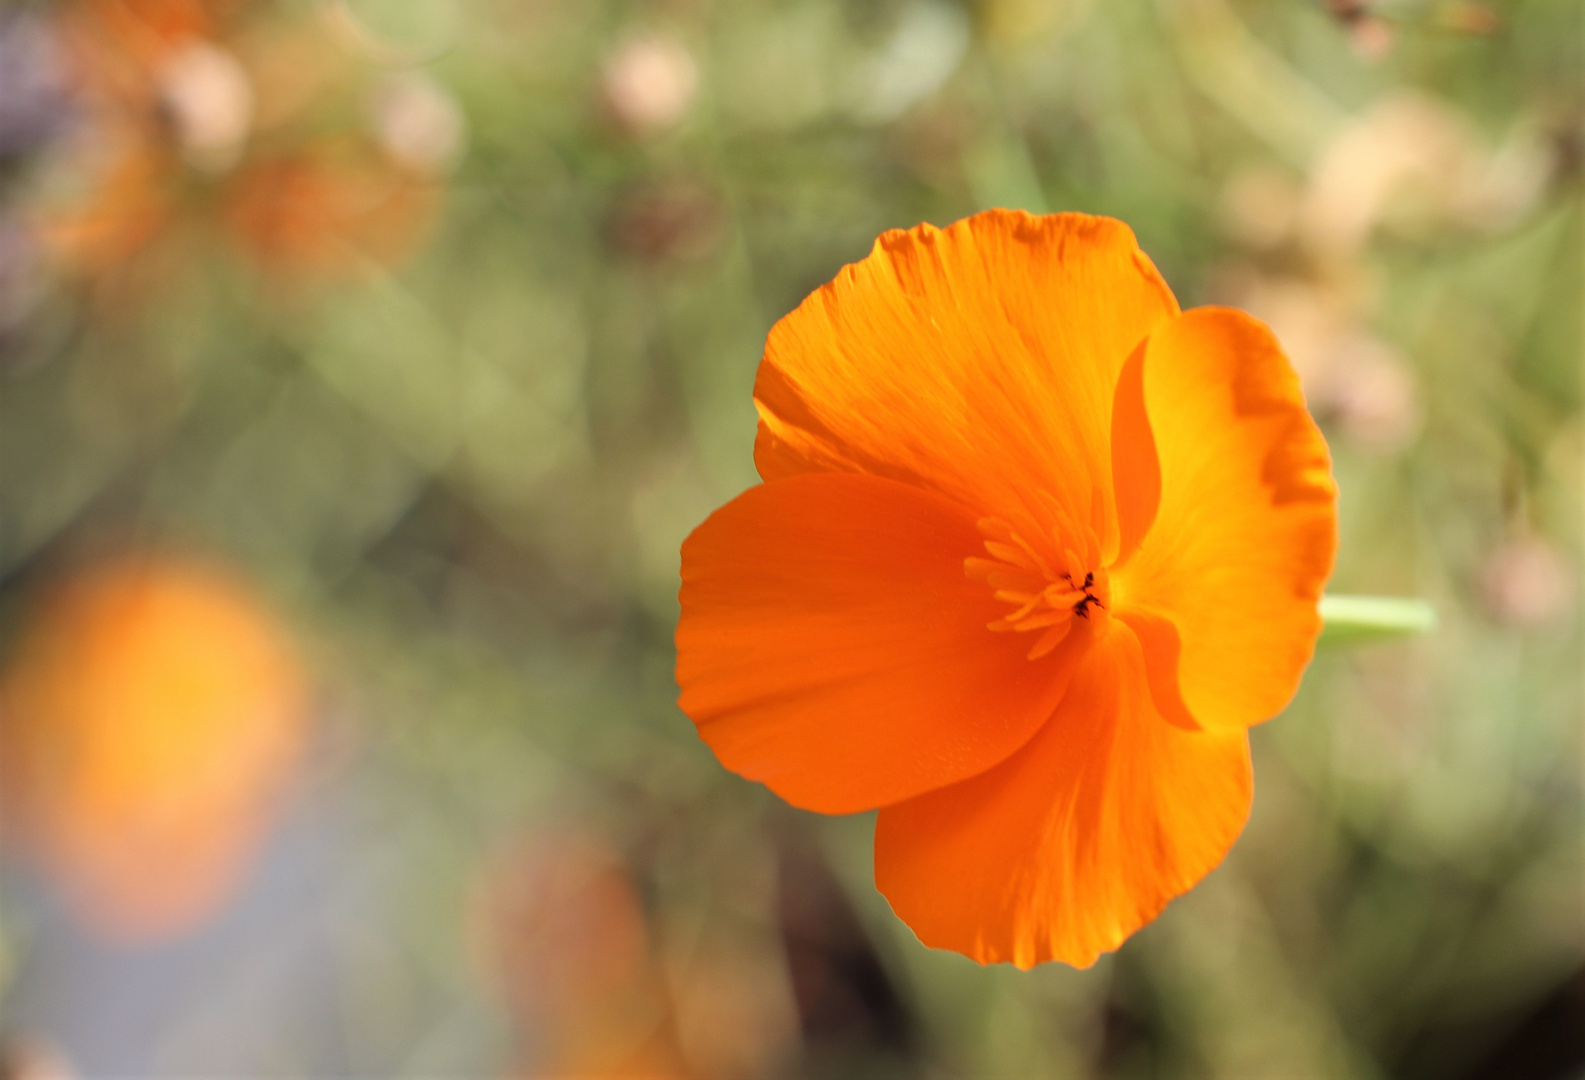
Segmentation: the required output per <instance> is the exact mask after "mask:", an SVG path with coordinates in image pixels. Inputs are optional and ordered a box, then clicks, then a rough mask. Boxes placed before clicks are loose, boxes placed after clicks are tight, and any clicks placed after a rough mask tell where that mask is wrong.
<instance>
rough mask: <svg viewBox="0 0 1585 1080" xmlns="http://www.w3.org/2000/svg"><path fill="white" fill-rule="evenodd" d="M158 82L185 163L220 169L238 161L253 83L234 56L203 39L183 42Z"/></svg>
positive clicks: (249, 122) (250, 108)
mask: <svg viewBox="0 0 1585 1080" xmlns="http://www.w3.org/2000/svg"><path fill="white" fill-rule="evenodd" d="M159 86H160V101H161V104H163V105H164V107H165V109H166V112H167V114H168V115H169V117H170V120H171V126H172V127H173V128H174V129H175V133H176V141H177V144H178V145H179V146H180V147H181V151H182V156H183V158H185V159H186V160H187V162H188V163H189V164H190V165H193V166H194V167H196V168H200V169H203V170H205V171H207V172H223V171H225V170H226V169H229V168H231V166H233V165H235V164H236V163H237V161H238V160H240V159H241V157H242V149H243V144H244V143H246V141H247V138H248V131H249V129H250V127H251V126H252V123H253V84H252V83H251V82H250V81H249V80H248V73H247V72H246V71H245V70H244V69H243V67H242V65H241V63H239V62H238V61H237V58H236V57H235V56H233V55H231V53H229V52H227V51H226V50H224V49H222V48H220V47H218V46H216V45H213V44H211V43H209V42H206V41H192V42H189V43H187V44H185V45H183V46H182V47H181V48H180V49H179V50H178V51H177V52H176V53H174V54H173V55H172V56H171V57H170V59H169V60H167V61H166V62H165V64H164V66H163V68H162V69H161V70H160V74H159Z"/></svg>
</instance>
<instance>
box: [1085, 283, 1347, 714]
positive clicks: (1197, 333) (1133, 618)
mask: <svg viewBox="0 0 1585 1080" xmlns="http://www.w3.org/2000/svg"><path fill="white" fill-rule="evenodd" d="M1143 376H1144V396H1145V405H1146V410H1147V412H1148V414H1149V417H1150V432H1151V435H1152V436H1153V438H1154V441H1155V446H1156V449H1157V458H1158V460H1159V466H1160V505H1159V507H1158V508H1157V511H1156V514H1155V519H1154V521H1153V523H1152V524H1151V526H1150V529H1149V532H1148V533H1146V535H1145V537H1144V540H1143V541H1142V542H1141V543H1140V546H1139V549H1138V551H1137V552H1136V553H1135V554H1134V555H1133V557H1132V558H1130V559H1128V560H1127V562H1126V563H1124V564H1123V565H1121V566H1120V567H1118V568H1116V569H1114V570H1113V571H1112V590H1113V593H1112V595H1113V605H1114V609H1115V611H1116V613H1117V614H1118V616H1119V617H1120V618H1122V619H1123V620H1124V621H1125V622H1128V623H1129V624H1130V625H1131V626H1133V627H1134V629H1135V631H1136V632H1137V633H1138V635H1139V638H1140V640H1141V642H1142V643H1143V645H1144V651H1145V657H1146V661H1147V663H1148V664H1149V665H1150V668H1151V675H1152V685H1154V686H1156V687H1157V688H1158V690H1159V691H1160V692H1161V693H1160V696H1159V699H1158V701H1157V705H1158V707H1159V708H1160V709H1161V710H1162V711H1163V712H1164V713H1166V714H1168V715H1169V716H1172V717H1173V718H1174V719H1178V718H1179V716H1180V715H1184V713H1183V710H1186V715H1188V716H1192V717H1193V719H1194V721H1197V722H1198V723H1199V725H1201V726H1203V727H1207V728H1211V729H1217V730H1226V729H1232V728H1242V727H1246V726H1248V725H1250V724H1255V723H1259V722H1260V721H1262V720H1266V719H1268V718H1270V717H1271V716H1273V715H1275V714H1276V713H1278V712H1279V711H1281V710H1282V708H1283V707H1284V706H1285V705H1286V704H1287V703H1288V701H1289V699H1290V698H1292V697H1293V693H1294V691H1295V690H1296V689H1297V687H1298V685H1299V677H1300V675H1301V674H1302V673H1303V671H1304V667H1305V665H1306V664H1308V663H1309V661H1310V655H1311V653H1312V651H1313V650H1314V646H1315V639H1316V636H1317V635H1318V634H1319V633H1320V632H1321V619H1320V615H1319V614H1318V612H1317V610H1316V605H1317V603H1318V602H1319V600H1320V597H1321V591H1322V588H1323V587H1324V585H1325V584H1326V579H1327V577H1328V576H1329V575H1330V574H1331V571H1332V559H1333V555H1334V552H1335V549H1336V544H1337V539H1336V537H1337V489H1336V486H1335V485H1334V484H1333V482H1332V473H1331V457H1330V455H1329V454H1328V452H1327V448H1326V441H1325V440H1324V439H1323V438H1322V437H1321V433H1320V431H1319V430H1318V429H1317V428H1316V426H1315V422H1314V421H1313V420H1311V418H1310V414H1309V413H1308V412H1307V411H1306V410H1305V407H1304V397H1303V394H1302V393H1301V391H1300V389H1299V380H1298V378H1297V376H1295V375H1294V372H1293V368H1292V367H1291V366H1290V365H1289V363H1288V360H1287V358H1286V357H1285V356H1283V354H1282V350H1281V347H1280V346H1279V345H1278V344H1277V341H1276V339H1275V338H1274V337H1273V336H1272V333H1271V331H1270V330H1269V329H1268V328H1267V327H1266V326H1265V325H1264V324H1263V323H1261V322H1259V321H1257V320H1255V319H1253V318H1251V317H1250V316H1248V315H1245V314H1244V313H1242V312H1239V311H1232V310H1229V309H1225V308H1199V309H1196V310H1194V311H1190V312H1186V313H1185V314H1183V315H1181V316H1179V317H1178V318H1177V319H1174V320H1173V321H1171V322H1170V323H1167V324H1166V325H1164V326H1162V327H1161V328H1159V329H1158V330H1157V331H1156V332H1155V333H1154V334H1153V335H1152V336H1151V338H1150V341H1149V342H1148V343H1147V344H1146V347H1145V356H1144V372H1143ZM1141 457H1142V455H1141ZM1120 471H1121V470H1120ZM1116 482H1117V483H1118V484H1120V485H1121V484H1123V483H1125V482H1126V478H1125V477H1123V476H1118V477H1117V479H1116ZM1174 686H1175V687H1176V689H1177V690H1178V691H1179V693H1180V695H1181V698H1180V700H1178V701H1177V702H1174V701H1173V700H1171V699H1172V696H1173V695H1172V693H1171V690H1172V688H1173V687H1174Z"/></svg>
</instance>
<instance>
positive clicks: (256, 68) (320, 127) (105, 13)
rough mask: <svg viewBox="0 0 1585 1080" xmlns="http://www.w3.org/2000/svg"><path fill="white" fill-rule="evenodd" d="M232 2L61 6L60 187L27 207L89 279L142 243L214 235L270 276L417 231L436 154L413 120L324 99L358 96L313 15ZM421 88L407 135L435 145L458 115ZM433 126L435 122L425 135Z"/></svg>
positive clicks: (311, 268) (370, 255) (323, 265)
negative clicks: (75, 116)
mask: <svg viewBox="0 0 1585 1080" xmlns="http://www.w3.org/2000/svg"><path fill="white" fill-rule="evenodd" d="M249 8H250V6H249V5H243V4H240V3H224V2H221V0H77V2H76V3H74V4H71V5H68V6H67V7H66V8H65V11H64V14H63V16H62V21H63V29H64V36H65V39H66V41H67V42H68V44H69V54H70V56H71V57H72V60H73V61H74V63H73V69H74V71H75V73H76V76H77V82H78V91H79V96H80V98H81V99H82V100H83V102H84V103H85V107H86V112H87V115H88V119H89V124H88V125H87V128H86V137H85V138H84V139H82V140H80V145H79V146H78V147H77V151H78V157H77V159H76V160H74V161H73V162H71V163H70V165H69V169H68V171H69V172H70V173H72V174H73V180H74V183H73V184H72V185H69V186H70V187H71V188H72V189H73V190H70V191H68V192H66V193H65V194H63V195H60V196H58V197H57V198H56V199H55V205H53V206H52V207H51V208H50V209H49V210H48V211H47V212H46V213H45V214H44V218H45V221H44V230H43V231H44V234H45V236H46V238H47V239H48V240H49V241H50V242H51V243H52V245H53V247H54V248H55V250H56V251H57V253H58V254H59V255H60V257H61V258H62V260H63V261H64V262H65V263H66V264H67V265H68V266H69V267H72V268H75V269H76V270H78V271H79V272H82V273H84V274H87V275H89V276H97V275H105V274H108V273H111V272H113V271H116V270H117V269H118V268H120V267H121V266H122V265H123V264H124V262H125V261H126V260H127V259H129V258H131V257H133V256H136V255H139V254H142V253H144V252H147V251H150V250H151V249H153V248H154V246H155V245H156V243H157V242H160V241H176V240H179V239H181V238H183V237H184V236H186V235H188V234H189V233H192V232H195V231H196V232H203V231H217V232H219V233H220V234H221V235H223V236H225V237H226V238H227V239H229V240H230V241H232V242H233V243H235V244H236V245H237V246H238V247H239V248H240V249H241V250H242V252H243V253H244V254H245V255H246V256H248V257H249V258H250V259H251V260H253V261H254V262H256V263H258V264H260V265H262V266H264V267H266V268H268V269H270V270H272V271H275V272H277V273H280V274H285V275H288V276H294V275H295V276H301V275H304V274H309V273H317V272H324V271H330V272H333V273H338V274H345V273H349V272H354V271H356V270H358V269H360V268H361V267H363V266H366V265H370V264H389V263H392V262H395V261H397V260H399V259H401V258H402V257H404V256H406V255H408V254H409V253H411V252H412V251H413V250H414V249H415V248H416V247H417V246H418V244H419V242H420V241H421V240H422V239H423V237H424V235H425V233H426V232H427V230H428V227H429V225H430V223H431V222H432V221H433V220H434V218H435V216H436V214H437V212H438V210H439V206H440V196H441V191H442V184H441V181H440V178H439V175H438V173H439V170H440V168H441V167H442V166H444V165H445V164H447V163H448V160H449V158H448V157H447V154H446V153H444V152H439V151H437V152H436V153H434V154H430V155H429V156H428V157H425V156H424V155H422V154H415V153H413V152H412V147H411V146H410V145H409V144H412V143H413V142H414V139H415V135H414V134H413V132H412V131H411V129H412V128H413V126H414V123H413V118H412V117H411V116H408V117H406V118H405V120H404V122H403V123H402V124H401V125H398V126H396V127H393V124H392V120H391V117H389V116H388V115H385V114H388V113H390V112H391V108H390V107H389V106H390V103H389V101H386V102H383V103H382V102H378V101H375V100H374V99H375V98H377V97H378V95H376V94H373V93H368V94H365V95H364V96H367V97H369V98H370V99H371V101H370V102H369V103H368V104H370V105H371V107H370V108H368V109H366V110H365V111H366V112H367V113H368V115H367V116H366V117H364V121H365V122H364V123H362V124H359V123H357V122H353V123H350V124H349V123H347V122H346V121H344V120H341V119H340V117H341V116H342V114H343V113H345V112H346V111H347V110H346V105H347V102H345V101H342V100H338V99H337V98H336V96H335V95H337V94H340V95H342V96H343V97H344V96H345V95H346V94H348V93H352V94H353V95H354V96H356V95H357V94H358V93H359V92H360V88H359V79H358V78H357V77H356V76H357V71H356V65H355V64H354V63H353V62H352V60H353V58H352V57H351V56H349V55H347V54H345V53H344V52H342V51H340V50H339V49H338V48H337V47H336V46H335V45H334V43H333V42H332V41H331V40H330V39H329V36H328V33H326V32H325V31H323V30H322V29H321V28H317V27H314V26H311V25H307V24H303V25H298V24H286V25H277V24H276V23H274V22H271V21H269V20H265V19H264V18H262V16H260V17H255V18H252V19H249V20H244V19H243V18H242V15H243V14H244V13H249V14H254V13H256V12H257V11H258V10H261V9H262V6H261V5H251V8H252V9H253V10H251V11H249V10H248V9H249ZM415 78H416V77H415ZM420 81H422V80H420ZM424 86H425V87H426V89H427V90H429V91H430V93H431V97H435V95H442V96H440V97H438V98H435V100H434V101H428V102H427V104H428V114H426V115H428V116H429V122H428V125H427V128H426V129H425V130H423V131H420V132H418V134H417V136H416V137H422V138H428V139H429V141H430V142H436V140H439V141H440V143H443V144H445V145H442V146H441V151H445V150H446V147H447V146H451V145H455V144H456V142H457V140H458V139H459V138H460V135H459V134H458V132H457V131H455V130H451V128H454V127H455V125H456V124H458V123H460V119H459V116H460V114H455V111H454V109H453V111H451V112H448V111H447V109H448V108H449V107H450V99H449V98H445V97H444V96H443V92H442V91H440V90H439V89H438V88H437V87H430V86H429V84H428V83H424ZM385 97H386V98H391V95H390V94H386V95H385ZM413 98H414V95H412V94H411V93H409V94H408V95H407V96H406V97H405V98H400V99H399V100H397V104H401V103H402V102H403V101H411V100H413ZM375 104H381V105H382V109H381V110H376V109H375V108H373V107H372V106H373V105H375ZM420 104H424V103H420ZM413 111H414V110H413V109H412V108H411V107H409V108H408V109H407V113H409V114H411V113H413ZM430 114H432V115H430ZM398 119H399V120H402V119H403V118H401V117H399V118H398ZM418 119H419V120H421V121H422V120H424V117H423V116H421V117H419V118H418ZM437 124H439V125H440V126H442V127H446V126H447V125H450V126H451V128H448V129H447V130H445V131H440V132H438V134H437V133H434V132H430V131H429V130H428V128H434V127H436V126H437ZM387 129H390V130H389V131H388V130H387ZM391 132H394V133H395V134H396V135H397V136H399V137H400V138H397V139H395V140H394V141H393V139H392V138H391V137H389V136H390V134H391ZM437 145H438V144H437Z"/></svg>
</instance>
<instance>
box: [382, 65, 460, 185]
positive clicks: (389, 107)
mask: <svg viewBox="0 0 1585 1080" xmlns="http://www.w3.org/2000/svg"><path fill="white" fill-rule="evenodd" d="M374 130H375V134H376V135H377V136H378V138H379V140H380V146H381V147H382V148H384V150H385V152H386V153H387V154H388V155H390V157H391V159H392V160H393V161H395V162H397V163H398V164H400V165H404V166H406V167H407V168H409V169H412V170H413V171H415V172H420V173H440V172H444V171H446V170H447V169H448V168H449V167H450V166H452V165H453V164H455V163H456V161H457V159H458V158H459V157H461V155H462V149H463V146H464V144H465V143H466V141H467V121H466V118H465V117H464V116H463V113H462V108H461V106H459V105H458V104H457V99H456V98H454V97H452V95H451V92H450V91H448V90H447V89H446V88H445V87H444V86H442V85H441V84H440V83H438V82H436V81H435V80H434V79H432V78H430V77H429V76H428V75H425V74H423V73H421V72H409V73H407V74H404V75H399V76H395V77H393V78H391V79H390V80H388V81H387V82H386V83H385V85H384V86H383V87H381V89H380V92H379V94H378V96H377V97H376V99H375V104H374Z"/></svg>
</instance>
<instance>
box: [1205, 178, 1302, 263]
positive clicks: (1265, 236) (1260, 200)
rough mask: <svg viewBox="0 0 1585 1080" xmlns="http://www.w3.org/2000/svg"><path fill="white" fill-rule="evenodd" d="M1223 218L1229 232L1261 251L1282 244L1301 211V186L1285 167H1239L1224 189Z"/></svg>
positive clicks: (1222, 200) (1241, 241) (1291, 232)
mask: <svg viewBox="0 0 1585 1080" xmlns="http://www.w3.org/2000/svg"><path fill="white" fill-rule="evenodd" d="M1221 212H1222V213H1221V217H1222V223H1223V225H1224V227H1225V228H1226V229H1227V232H1228V233H1229V234H1230V235H1231V236H1232V237H1233V238H1234V239H1236V240H1238V241H1239V242H1240V243H1243V244H1245V245H1247V246H1249V247H1251V248H1255V249H1257V250H1261V251H1267V250H1270V249H1272V248H1275V247H1278V246H1280V245H1281V244H1282V243H1283V242H1284V241H1286V240H1287V239H1288V238H1289V237H1290V236H1291V235H1292V234H1293V228H1294V223H1295V221H1296V220H1297V218H1298V214H1299V185H1298V184H1297V183H1296V182H1295V181H1294V180H1293V178H1292V177H1291V176H1289V175H1288V173H1287V172H1285V171H1284V170H1282V169H1279V168H1277V167H1275V166H1272V165H1252V166H1249V167H1246V168H1242V169H1239V170H1238V171H1237V172H1235V173H1234V174H1233V175H1232V176H1231V177H1230V178H1229V179H1228V181H1227V186H1226V187H1225V188H1223V189H1222V199H1221Z"/></svg>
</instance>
